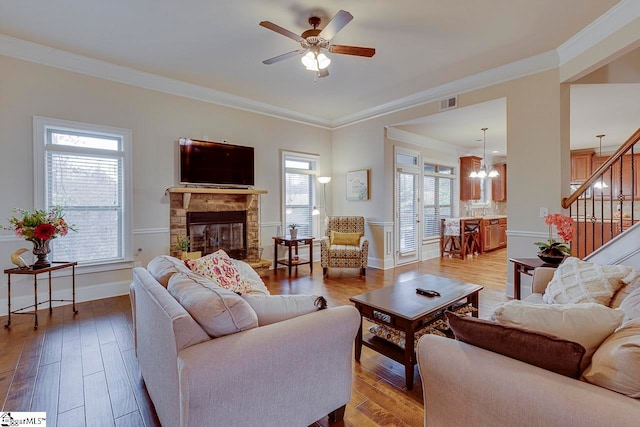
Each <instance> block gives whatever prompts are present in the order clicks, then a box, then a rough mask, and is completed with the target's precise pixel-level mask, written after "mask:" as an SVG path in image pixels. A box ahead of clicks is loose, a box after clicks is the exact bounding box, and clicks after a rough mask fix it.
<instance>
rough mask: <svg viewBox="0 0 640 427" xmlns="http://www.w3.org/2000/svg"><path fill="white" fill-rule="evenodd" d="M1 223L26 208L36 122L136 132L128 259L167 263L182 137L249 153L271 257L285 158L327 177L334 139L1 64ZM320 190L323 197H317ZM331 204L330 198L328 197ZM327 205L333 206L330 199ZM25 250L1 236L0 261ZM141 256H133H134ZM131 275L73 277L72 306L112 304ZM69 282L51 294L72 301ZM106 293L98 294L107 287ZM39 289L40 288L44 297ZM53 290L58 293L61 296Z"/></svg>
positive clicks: (0, 300) (25, 281) (25, 289)
mask: <svg viewBox="0 0 640 427" xmlns="http://www.w3.org/2000/svg"><path fill="white" fill-rule="evenodd" d="M0 70H2V73H0V87H2V90H1V91H0V135H2V138H1V139H0V144H1V145H0V146H1V147H2V156H1V157H0V170H1V171H2V176H3V178H4V179H2V180H1V181H0V192H1V194H2V197H1V198H0V200H1V202H0V223H1V224H2V225H8V221H7V220H6V218H9V217H10V216H11V215H12V209H13V208H32V207H33V204H34V196H33V176H34V174H33V136H32V117H33V116H36V115H37V116H44V117H52V118H58V119H66V120H73V121H78V122H86V123H94V124H100V125H108V126H115V127H120V128H126V129H131V130H132V131H133V199H134V202H133V228H134V232H133V233H134V236H133V242H134V243H133V252H134V254H136V256H135V257H134V261H140V262H141V263H142V264H143V265H146V263H147V262H148V261H149V260H150V259H151V258H153V257H154V256H156V255H158V254H163V253H168V248H169V237H168V236H169V235H168V227H169V206H168V197H167V196H165V194H164V191H165V189H166V188H168V187H171V186H174V185H177V183H178V158H177V153H178V151H177V139H178V138H179V137H181V136H185V137H194V138H203V137H204V136H207V137H208V138H209V139H211V140H218V141H220V140H222V139H226V140H228V141H229V142H230V143H234V144H239V145H250V146H254V147H255V157H256V166H255V167H256V170H255V172H256V185H255V187H256V188H259V189H264V190H267V191H268V194H267V195H265V196H261V201H260V210H261V217H260V221H261V224H263V227H262V228H263V230H262V235H261V245H262V246H263V247H264V248H265V250H264V254H263V255H264V256H265V257H271V256H272V249H271V248H272V247H273V246H272V240H271V236H273V235H275V231H276V226H277V225H279V223H280V221H281V209H280V206H281V202H280V192H281V187H280V186H281V184H280V181H281V178H280V157H281V156H280V152H281V150H290V151H299V152H305V153H313V154H318V155H320V159H321V160H320V170H321V172H322V173H323V174H326V175H332V170H331V159H332V147H331V131H329V130H326V129H321V128H317V127H313V126H307V125H303V124H299V123H294V122H291V121H285V120H280V119H276V118H271V117H267V116H263V115H258V114H253V113H249V112H245V111H240V110H236V109H231V108H226V107H221V106H217V105H213V104H209V103H205V102H199V101H195V100H191V99H187V98H182V97H178V96H173V95H168V94H164V93H159V92H155V91H151V90H147V89H142V88H138V87H133V86H128V85H124V84H120V83H114V82H111V81H107V80H102V79H99V78H95V77H90V76H86V75H82V74H78V73H73V72H69V71H64V70H60V69H57V68H51V67H46V66H42V65H38V64H35V63H30V62H25V61H21V60H17V59H13V58H9V57H6V56H0ZM319 189H320V188H319ZM328 197H330V196H328ZM329 200H330V198H329ZM19 247H29V248H30V247H31V244H30V243H29V242H25V241H24V240H21V239H18V238H15V237H14V236H13V234H12V233H11V232H10V231H0V260H4V261H3V265H4V267H5V268H9V267H10V266H11V264H10V262H9V255H10V254H11V253H12V252H13V251H15V250H16V249H18V248H19ZM138 248H140V249H142V250H141V251H140V252H139V253H137V249H138ZM14 277H16V280H15V281H14V284H15V286H13V284H12V294H13V297H14V298H17V300H15V301H14V302H15V304H16V305H20V304H21V303H20V299H21V298H26V297H28V298H29V301H31V298H32V297H31V295H32V294H33V286H32V285H31V280H30V278H27V277H22V278H20V280H17V276H14ZM130 279H131V270H130V269H129V268H128V269H124V270H120V271H108V272H104V273H94V274H80V275H78V281H77V284H78V298H79V299H80V300H83V299H90V298H91V295H92V292H98V289H93V290H92V291H91V290H90V289H89V288H90V287H91V286H94V285H96V284H107V285H106V286H107V287H108V288H109V290H112V291H113V294H118V293H124V292H128V284H129V282H130ZM69 282H70V281H68V280H66V279H60V280H57V281H56V284H54V289H56V290H57V292H59V293H65V292H68V291H67V290H68V289H69V287H70V285H69ZM103 288H104V287H103ZM42 289H44V288H42ZM58 290H59V291H58ZM6 291H7V289H6V280H2V281H1V282H0V314H4V313H6V300H5V299H4V298H5V297H6Z"/></svg>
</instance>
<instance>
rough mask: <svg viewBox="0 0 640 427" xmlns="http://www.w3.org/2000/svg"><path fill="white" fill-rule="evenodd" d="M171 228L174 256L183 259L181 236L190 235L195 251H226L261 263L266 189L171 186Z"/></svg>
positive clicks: (235, 256) (232, 255)
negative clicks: (262, 207) (262, 204)
mask: <svg viewBox="0 0 640 427" xmlns="http://www.w3.org/2000/svg"><path fill="white" fill-rule="evenodd" d="M167 193H168V194H169V204H170V207H169V225H170V237H169V238H170V247H171V255H173V256H176V257H178V256H180V251H179V250H178V249H177V248H176V246H175V245H176V243H177V242H178V236H188V237H189V240H190V243H191V250H192V251H202V254H203V255H205V254H207V253H211V252H215V251H216V250H218V249H224V251H225V252H227V253H228V254H229V256H231V257H232V258H236V259H241V260H244V261H247V262H249V263H252V262H257V261H259V260H260V211H259V206H260V203H259V196H260V195H261V194H266V193H267V192H266V191H264V190H253V189H237V188H226V189H225V188H202V187H194V188H192V187H171V188H169V189H167Z"/></svg>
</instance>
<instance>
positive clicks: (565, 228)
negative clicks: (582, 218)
mask: <svg viewBox="0 0 640 427" xmlns="http://www.w3.org/2000/svg"><path fill="white" fill-rule="evenodd" d="M544 222H545V224H547V225H548V226H549V239H547V241H546V242H536V243H534V244H535V245H536V246H537V247H538V249H540V250H539V251H538V258H540V259H541V260H542V261H544V262H546V263H549V264H560V263H561V262H562V261H563V260H564V259H565V258H566V257H567V256H570V255H571V247H570V246H569V242H570V241H571V239H572V238H573V218H571V217H570V216H567V215H563V214H559V213H554V214H548V215H545V217H544ZM553 225H555V227H556V231H557V234H558V237H560V238H561V239H562V242H558V241H556V240H555V239H554V238H553V234H552V228H551V226H553Z"/></svg>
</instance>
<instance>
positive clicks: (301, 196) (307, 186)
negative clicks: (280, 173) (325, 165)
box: [283, 153, 318, 236]
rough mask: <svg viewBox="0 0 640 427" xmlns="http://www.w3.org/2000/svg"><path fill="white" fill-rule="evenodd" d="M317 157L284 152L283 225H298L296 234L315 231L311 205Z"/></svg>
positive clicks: (313, 203)
mask: <svg viewBox="0 0 640 427" xmlns="http://www.w3.org/2000/svg"><path fill="white" fill-rule="evenodd" d="M317 161H318V158H317V157H315V156H308V155H303V154H296V153H284V157H283V165H284V191H283V194H284V197H283V200H284V226H285V228H288V227H289V225H290V224H297V225H298V230H299V231H298V235H301V236H312V235H314V232H315V227H314V221H313V207H314V206H315V182H316V178H315V176H316V169H317V167H316V166H317Z"/></svg>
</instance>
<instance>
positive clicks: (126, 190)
mask: <svg viewBox="0 0 640 427" xmlns="http://www.w3.org/2000/svg"><path fill="white" fill-rule="evenodd" d="M130 146H131V132H130V131H128V130H125V129H116V128H108V127H104V126H97V125H90V124H85V123H75V122H68V121H63V120H55V119H47V118H44V117H35V118H34V154H35V175H36V176H35V181H36V202H35V204H36V206H38V207H41V208H43V209H49V208H51V207H53V206H61V207H62V208H63V209H64V217H65V220H66V221H67V222H68V223H70V224H74V225H75V226H76V228H77V230H78V232H76V233H74V232H70V233H69V234H67V235H66V236H65V237H64V238H59V239H54V240H53V241H52V259H54V260H72V261H78V262H79V263H81V264H87V263H104V262H114V261H124V260H127V259H130V258H131V237H130V236H131V226H130V218H131V212H130V211H131V209H130V206H131V202H130V200H131V199H130V197H131V191H130V188H131V185H130V181H131V174H130Z"/></svg>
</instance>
